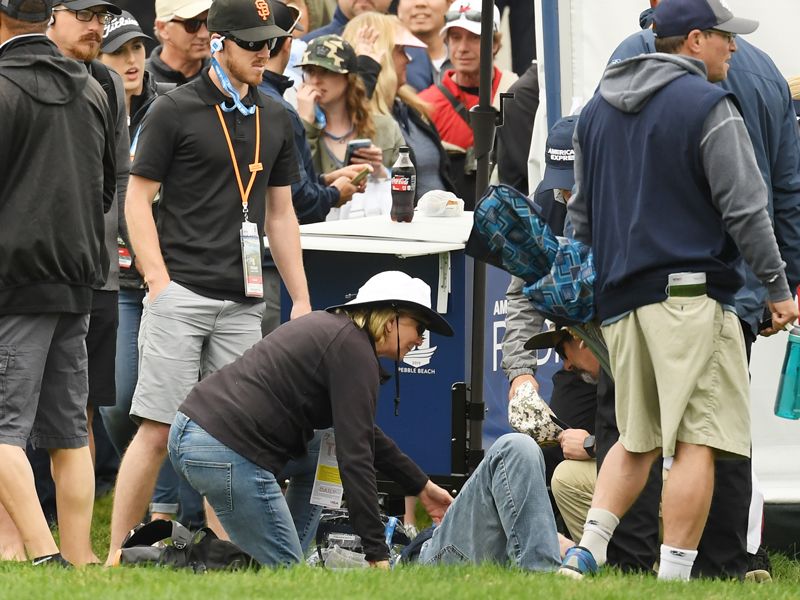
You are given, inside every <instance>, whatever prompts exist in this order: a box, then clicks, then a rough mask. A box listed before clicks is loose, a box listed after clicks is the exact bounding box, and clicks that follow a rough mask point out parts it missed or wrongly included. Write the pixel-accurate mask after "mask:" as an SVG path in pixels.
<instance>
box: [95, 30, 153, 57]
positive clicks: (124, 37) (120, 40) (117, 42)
mask: <svg viewBox="0 0 800 600" xmlns="http://www.w3.org/2000/svg"><path fill="white" fill-rule="evenodd" d="M137 38H143V39H146V40H152V39H153V38H151V37H150V36H149V35H147V34H146V33H142V32H141V31H127V32H125V33H122V34H120V35H118V36H117V37H115V38H114V39H111V40H109V41H108V42H106V43H105V44H103V45H102V46H100V52H103V53H104V54H110V53H111V52H116V51H117V50H119V49H120V48H122V45H123V44H125V43H127V42H129V41H131V40H135V39H137Z"/></svg>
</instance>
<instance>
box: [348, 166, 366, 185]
mask: <svg viewBox="0 0 800 600" xmlns="http://www.w3.org/2000/svg"><path fill="white" fill-rule="evenodd" d="M367 175H369V169H368V168H367V167H364V170H363V171H361V172H360V173H359V174H358V175H356V176H355V177H353V178H352V179H351V180H350V183H352V184H353V185H355V186H359V185H361V182H362V181H364V180H365V179H366V178H367Z"/></svg>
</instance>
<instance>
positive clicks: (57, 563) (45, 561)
mask: <svg viewBox="0 0 800 600" xmlns="http://www.w3.org/2000/svg"><path fill="white" fill-rule="evenodd" d="M31 565H33V566H34V567H41V566H43V565H51V566H54V567H62V568H64V569H71V568H72V563H70V562H68V561H67V560H65V559H64V557H63V556H61V553H60V552H57V553H56V554H48V555H47V556H40V557H39V558H34V559H33V560H32V561H31Z"/></svg>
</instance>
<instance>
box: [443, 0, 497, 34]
mask: <svg viewBox="0 0 800 600" xmlns="http://www.w3.org/2000/svg"><path fill="white" fill-rule="evenodd" d="M492 8H493V9H494V10H493V14H492V23H493V28H492V31H495V32H496V31H500V11H499V10H497V7H496V6H494V5H492ZM444 21H445V23H444V27H442V30H441V31H440V32H439V35H442V36H443V35H446V34H447V30H448V29H450V28H451V27H461V29H466V30H467V31H469V32H472V33H474V34H475V35H480V34H481V1H480V0H456V1H455V2H453V3H452V4H451V5H450V10H448V11H447V13H445V15H444Z"/></svg>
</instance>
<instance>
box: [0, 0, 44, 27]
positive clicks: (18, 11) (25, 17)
mask: <svg viewBox="0 0 800 600" xmlns="http://www.w3.org/2000/svg"><path fill="white" fill-rule="evenodd" d="M0 12H2V13H4V14H7V15H8V16H9V17H11V18H12V19H16V20H17V21H27V22H28V23H41V22H42V21H46V20H47V19H49V18H50V15H52V14H53V1H52V0H38V1H34V2H26V1H25V0H0Z"/></svg>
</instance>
